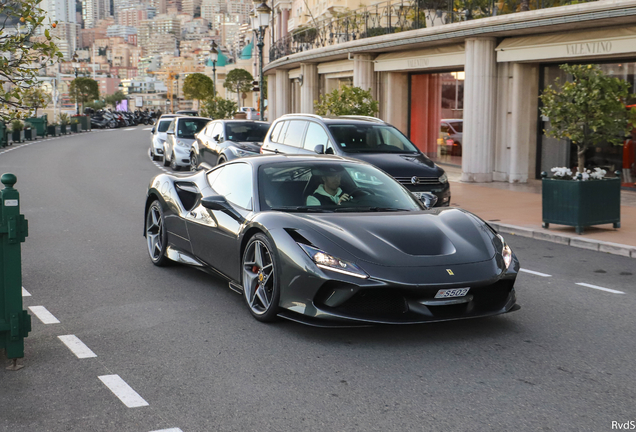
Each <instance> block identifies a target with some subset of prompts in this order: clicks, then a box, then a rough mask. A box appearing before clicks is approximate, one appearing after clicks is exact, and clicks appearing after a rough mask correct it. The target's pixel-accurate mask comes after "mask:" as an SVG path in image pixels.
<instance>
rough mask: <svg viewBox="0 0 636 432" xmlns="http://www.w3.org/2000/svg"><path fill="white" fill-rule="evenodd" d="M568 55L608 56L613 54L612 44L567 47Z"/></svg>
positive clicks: (585, 44) (588, 43) (583, 44)
mask: <svg viewBox="0 0 636 432" xmlns="http://www.w3.org/2000/svg"><path fill="white" fill-rule="evenodd" d="M565 47H566V49H567V53H568V55H571V56H575V55H588V54H607V53H611V52H612V42H610V41H605V42H603V41H599V42H581V43H575V44H569V45H566V46H565Z"/></svg>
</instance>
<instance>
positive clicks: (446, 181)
mask: <svg viewBox="0 0 636 432" xmlns="http://www.w3.org/2000/svg"><path fill="white" fill-rule="evenodd" d="M438 180H439V182H440V183H448V176H447V175H446V173H444V174H442V176H441V177H440V178H439V179H438Z"/></svg>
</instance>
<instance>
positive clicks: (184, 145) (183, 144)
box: [177, 140, 190, 147]
mask: <svg viewBox="0 0 636 432" xmlns="http://www.w3.org/2000/svg"><path fill="white" fill-rule="evenodd" d="M177 145H178V146H179V147H190V145H189V144H188V143H187V142H185V141H181V140H177Z"/></svg>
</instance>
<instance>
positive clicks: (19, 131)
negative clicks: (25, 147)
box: [11, 120, 24, 143]
mask: <svg viewBox="0 0 636 432" xmlns="http://www.w3.org/2000/svg"><path fill="white" fill-rule="evenodd" d="M11 131H12V134H11V139H12V140H13V142H18V143H21V142H23V141H24V123H22V122H21V121H20V120H13V122H12V123H11Z"/></svg>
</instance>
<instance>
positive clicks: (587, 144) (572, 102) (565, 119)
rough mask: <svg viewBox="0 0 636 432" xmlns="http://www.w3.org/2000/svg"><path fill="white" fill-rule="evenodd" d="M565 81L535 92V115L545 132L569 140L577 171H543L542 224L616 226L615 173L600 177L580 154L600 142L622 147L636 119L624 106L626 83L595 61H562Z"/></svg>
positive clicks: (617, 189)
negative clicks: (537, 103) (537, 102)
mask: <svg viewBox="0 0 636 432" xmlns="http://www.w3.org/2000/svg"><path fill="white" fill-rule="evenodd" d="M561 69H563V70H564V71H565V72H567V73H568V74H569V75H570V77H571V80H569V81H567V82H564V83H562V84H561V83H559V81H558V79H557V81H556V83H555V87H553V86H549V87H548V88H546V89H545V90H544V91H543V94H542V95H541V96H540V98H541V102H542V104H543V106H542V107H541V114H542V115H544V116H545V117H548V118H549V119H550V124H551V126H552V128H551V130H549V131H545V132H546V135H548V136H551V137H554V138H558V139H562V140H563V139H567V140H570V141H571V142H572V143H573V144H575V145H576V146H577V159H578V160H577V167H576V169H577V174H573V173H572V171H571V170H570V169H568V168H567V167H565V168H555V169H553V174H554V175H553V177H552V178H548V176H547V173H545V175H543V176H542V177H543V180H542V185H543V192H542V194H543V195H542V197H543V225H544V227H545V228H547V227H548V226H549V224H550V223H556V224H562V225H570V226H574V227H576V232H577V233H582V232H583V227H585V226H590V225H598V224H604V223H612V224H613V225H614V227H615V228H618V227H620V184H621V182H620V172H618V176H617V177H616V178H603V177H604V172H603V170H600V169H596V170H595V171H594V172H591V171H589V170H587V169H586V166H585V152H586V150H587V149H589V148H592V147H598V146H602V145H623V142H624V140H625V137H626V136H627V134H628V133H629V132H630V131H631V130H632V128H633V125H634V124H635V123H636V109H634V108H632V109H631V110H628V109H627V108H626V106H625V105H626V101H627V100H628V98H631V97H633V96H634V95H630V93H629V88H630V84H629V83H627V82H625V81H622V80H620V79H619V78H614V77H609V76H606V75H605V74H604V73H603V71H602V70H601V68H600V67H599V66H595V65H562V66H561Z"/></svg>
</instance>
